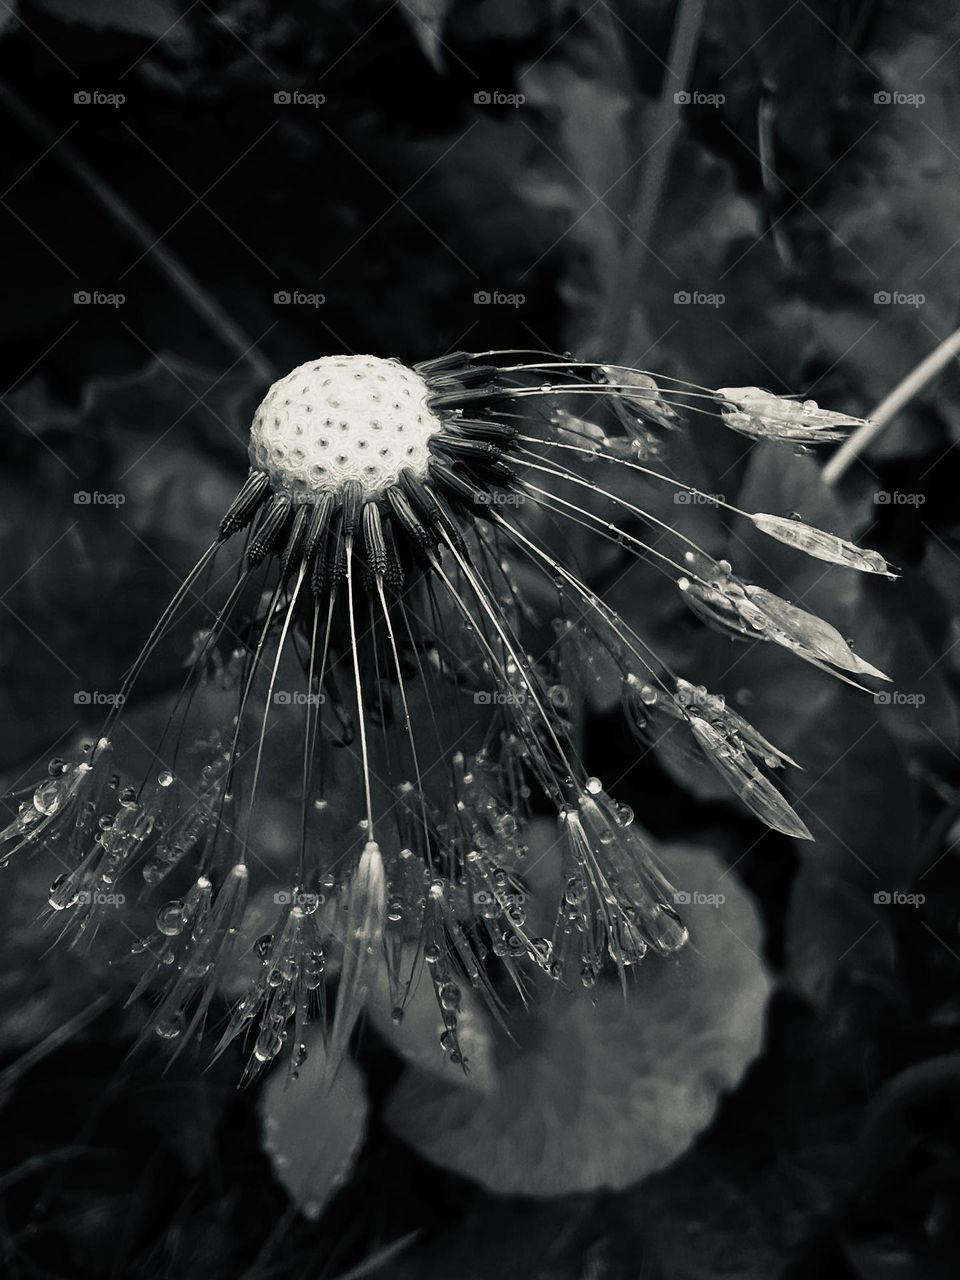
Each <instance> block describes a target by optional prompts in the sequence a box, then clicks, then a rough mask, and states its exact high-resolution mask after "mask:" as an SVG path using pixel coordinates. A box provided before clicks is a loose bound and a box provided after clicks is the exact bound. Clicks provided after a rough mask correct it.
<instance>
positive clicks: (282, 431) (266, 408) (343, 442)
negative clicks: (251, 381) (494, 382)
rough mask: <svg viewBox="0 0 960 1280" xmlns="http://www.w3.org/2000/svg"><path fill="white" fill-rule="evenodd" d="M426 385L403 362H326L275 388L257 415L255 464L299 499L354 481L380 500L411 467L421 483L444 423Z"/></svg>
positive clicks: (348, 358)
mask: <svg viewBox="0 0 960 1280" xmlns="http://www.w3.org/2000/svg"><path fill="white" fill-rule="evenodd" d="M428 394H429V390H428V387H427V384H426V382H425V381H424V380H423V378H421V377H420V375H419V374H418V373H415V372H414V371H413V370H412V369H408V368H406V367H405V366H404V365H402V364H399V363H398V362H397V361H395V360H382V359H379V358H378V357H376V356H321V357H319V358H318V359H316V360H310V361H308V362H307V363H306V364H302V365H300V366H299V367H298V368H296V369H294V370H293V372H292V373H288V374H287V376H286V377H285V378H281V379H280V380H279V381H278V382H275V383H274V384H273V386H272V387H271V388H270V390H269V391H268V392H267V394H266V396H264V398H263V401H262V403H261V404H260V407H259V408H258V409H257V411H256V414H255V415H254V419H253V425H252V427H251V430H250V461H251V463H252V465H253V466H254V467H258V468H259V469H260V470H262V471H265V472H266V473H267V475H268V476H269V477H270V483H271V485H272V487H273V489H274V491H275V492H276V493H279V494H283V495H285V496H286V497H289V498H291V499H292V500H293V501H300V502H304V501H310V500H313V499H315V498H316V497H317V495H321V494H325V493H330V494H337V493H339V492H340V491H341V490H342V488H343V487H344V485H345V484H347V483H349V482H351V481H354V482H356V483H358V484H359V485H360V486H361V491H362V493H363V496H364V497H367V498H371V497H377V496H378V495H379V494H381V493H382V492H383V491H384V490H385V489H387V488H388V487H389V486H390V485H392V484H394V483H396V481H397V479H398V477H399V475H400V472H401V471H402V470H403V469H404V468H406V467H409V468H410V470H411V471H412V472H413V473H414V474H415V475H416V476H417V477H418V478H420V479H422V478H423V477H424V476H425V475H426V471H427V463H428V461H429V458H430V454H429V452H428V449H427V441H428V440H429V439H430V437H431V436H432V435H434V434H436V432H438V431H439V430H440V429H441V425H442V424H441V421H440V419H439V418H438V417H437V416H436V414H435V413H434V412H433V411H432V410H431V409H430V408H429V407H428V406H427V396H428Z"/></svg>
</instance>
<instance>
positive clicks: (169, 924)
mask: <svg viewBox="0 0 960 1280" xmlns="http://www.w3.org/2000/svg"><path fill="white" fill-rule="evenodd" d="M186 923H187V913H186V910H185V908H184V905H183V903H182V902H181V901H180V899H179V898H176V899H174V901H173V902H168V903H166V904H165V905H164V906H162V907H161V908H160V910H159V911H158V912H157V929H158V930H159V931H160V933H162V934H165V935H166V937H168V938H175V937H176V936H177V934H179V933H182V932H183V929H184V927H185V925H186Z"/></svg>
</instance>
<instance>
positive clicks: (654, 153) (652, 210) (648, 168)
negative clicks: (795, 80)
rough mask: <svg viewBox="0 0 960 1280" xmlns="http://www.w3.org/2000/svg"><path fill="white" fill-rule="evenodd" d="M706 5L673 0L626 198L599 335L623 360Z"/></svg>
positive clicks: (702, 0) (691, 0)
mask: <svg viewBox="0 0 960 1280" xmlns="http://www.w3.org/2000/svg"><path fill="white" fill-rule="evenodd" d="M706 4H707V0H679V4H678V5H677V16H676V18H675V19H674V23H673V32H672V34H671V37H670V49H669V51H668V53H667V69H666V70H665V71H664V73H663V84H662V85H661V89H660V97H659V99H658V100H657V104H656V106H655V108H654V110H653V112H652V135H653V137H654V139H659V141H658V142H655V144H654V146H653V149H652V150H651V152H650V156H649V159H648V162H647V164H646V165H644V166H642V167H641V170H640V174H639V176H638V178H637V184H636V188H635V191H634V197H633V200H632V201H631V206H630V213H629V216H628V219H627V221H628V223H629V225H630V227H631V234H630V237H629V239H628V241H627V246H626V251H625V253H624V255H623V267H622V269H621V271H620V276H619V280H618V283H617V289H616V292H615V293H614V296H613V299H612V301H611V304H610V313H609V316H608V320H607V326H606V332H605V336H604V346H605V349H606V350H608V351H611V352H617V353H618V354H619V355H622V356H623V358H624V359H625V360H629V352H626V351H624V350H623V342H624V336H625V334H626V331H627V328H628V326H629V323H630V313H631V310H632V308H633V305H634V299H635V297H636V292H637V289H638V287H639V282H640V271H641V268H642V267H643V260H644V258H645V256H646V253H647V245H648V244H649V242H650V237H651V236H652V235H653V231H654V227H655V225H656V220H657V214H658V212H659V209H660V203H661V200H662V198H663V193H664V190H665V187H666V182H667V177H668V175H669V172H670V163H671V161H672V159H673V151H674V147H675V146H676V141H677V136H678V132H679V131H678V129H677V123H678V116H679V113H680V106H681V103H680V102H678V101H677V98H676V94H677V92H678V90H680V89H686V87H687V84H688V82H689V76H690V72H691V70H692V68H693V60H694V58H695V57H696V52H697V45H698V44H699V41H700V30H701V27H702V26H703V15H704V11H705V9H706Z"/></svg>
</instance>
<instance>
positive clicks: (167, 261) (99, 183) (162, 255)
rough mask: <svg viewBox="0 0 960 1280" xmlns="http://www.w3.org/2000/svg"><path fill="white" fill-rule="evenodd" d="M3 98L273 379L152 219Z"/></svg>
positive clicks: (199, 310)
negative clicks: (164, 241)
mask: <svg viewBox="0 0 960 1280" xmlns="http://www.w3.org/2000/svg"><path fill="white" fill-rule="evenodd" d="M0 102H3V103H4V105H5V106H6V107H8V108H9V110H10V111H11V112H12V113H13V115H15V116H16V117H17V119H18V120H19V121H20V122H21V124H23V125H24V126H25V127H26V128H27V129H28V130H29V131H30V132H31V133H33V134H35V135H36V136H37V137H38V138H40V139H41V140H42V141H43V142H44V143H46V145H47V146H48V147H53V146H54V145H56V151H57V155H58V156H59V158H60V160H61V161H62V163H63V165H64V167H65V168H67V169H69V171H70V172H71V173H72V174H73V176H74V177H75V178H77V179H78V181H80V182H81V183H82V184H83V185H84V186H85V187H86V188H87V190H88V191H89V192H90V194H91V195H92V196H93V197H94V199H95V200H97V201H98V202H99V203H100V204H101V205H103V207H104V208H105V209H106V210H107V212H108V213H109V214H110V216H111V217H112V218H113V219H114V220H115V221H116V222H119V223H120V224H121V226H123V227H125V228H126V230H127V231H128V232H129V233H130V235H131V237H132V238H133V239H134V240H135V241H136V242H137V244H138V245H139V246H140V248H141V249H143V250H144V252H146V253H148V254H150V256H151V257H152V258H153V260H154V262H155V263H156V265H157V266H158V267H159V268H160V270H161V271H162V272H163V274H164V275H165V276H166V277H167V279H168V280H169V281H170V283H171V284H172V285H173V287H174V288H175V289H176V290H177V291H178V293H179V294H180V295H181V297H183V299H184V300H185V301H186V303H187V304H188V306H190V307H191V308H192V310H193V311H195V312H196V314H197V315H198V316H199V317H200V319H201V320H203V321H204V323H205V324H207V325H209V327H210V328H211V329H212V330H213V331H214V333H215V334H216V335H217V337H218V338H219V339H220V341H221V342H222V343H223V344H224V346H226V347H228V348H229V349H230V350H231V351H232V352H233V353H234V354H235V355H236V356H237V357H238V358H239V359H241V360H245V361H246V362H247V364H248V365H250V367H251V368H252V369H253V370H254V371H255V372H256V374H257V377H258V378H262V379H263V381H264V382H272V381H273V380H274V379H275V378H276V376H277V372H276V369H275V368H274V366H273V364H272V363H271V362H270V360H268V359H267V358H266V357H265V356H262V355H260V354H259V353H258V352H257V349H256V340H255V339H254V338H251V337H250V335H249V334H247V333H245V332H244V331H243V329H242V328H241V327H240V326H239V325H238V324H237V323H236V321H235V320H234V319H233V317H232V316H230V315H228V314H227V312H226V311H225V310H224V309H223V307H221V305H220V303H219V302H217V300H216V298H214V297H213V295H212V294H211V293H210V292H209V290H207V289H206V288H205V287H204V286H203V285H202V284H201V283H200V282H199V280H197V279H196V277H195V276H194V275H193V274H192V273H191V271H190V270H189V268H188V267H187V266H186V265H185V264H184V263H183V262H181V260H180V258H179V257H178V256H177V255H176V254H175V253H173V252H172V250H170V249H167V248H165V247H164V245H163V244H162V243H161V242H160V237H159V236H158V235H157V234H156V232H155V231H154V230H153V228H152V227H151V226H150V225H149V223H147V222H145V221H144V220H143V218H141V217H140V215H139V214H138V213H137V212H136V210H134V209H132V208H131V207H130V205H128V204H127V202H126V201H125V200H124V199H123V197H122V196H121V195H120V194H119V193H118V192H117V191H116V190H114V188H113V187H111V186H110V184H109V183H108V182H107V181H106V180H105V179H104V177H103V175H102V174H100V173H98V172H97V171H96V170H95V169H93V168H91V166H90V165H88V164H87V162H86V161H85V160H84V159H82V157H81V156H79V155H78V154H77V153H76V152H75V151H74V150H73V148H72V147H71V146H70V144H69V143H67V142H64V141H60V142H59V143H57V140H56V137H55V135H54V134H53V132H52V131H51V130H50V129H49V128H48V127H47V126H46V124H44V122H43V121H42V120H41V119H40V117H39V116H37V115H35V114H34V113H33V112H32V111H31V110H30V108H29V107H28V106H26V104H25V103H23V102H21V100H20V99H19V98H18V97H17V95H16V94H15V93H13V92H12V91H11V90H10V89H9V88H7V86H5V85H2V84H0Z"/></svg>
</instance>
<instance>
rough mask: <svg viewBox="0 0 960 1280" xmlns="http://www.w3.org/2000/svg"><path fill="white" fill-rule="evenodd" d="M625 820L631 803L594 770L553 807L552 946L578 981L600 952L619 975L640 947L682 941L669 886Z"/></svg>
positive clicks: (665, 949)
mask: <svg viewBox="0 0 960 1280" xmlns="http://www.w3.org/2000/svg"><path fill="white" fill-rule="evenodd" d="M632 823H633V811H632V810H631V809H630V808H629V806H624V805H618V804H617V802H616V801H615V800H613V799H612V798H611V797H610V796H609V795H608V794H607V793H606V791H605V790H604V788H603V784H602V783H601V782H600V780H599V778H589V779H587V782H586V784H585V786H584V788H583V791H582V792H581V794H580V795H579V797H578V798H577V800H576V802H575V803H571V804H569V805H566V806H565V807H564V808H563V809H562V810H561V811H560V814H559V829H560V837H561V841H562V849H563V867H564V877H565V881H564V885H565V887H564V892H563V897H562V900H561V904H560V910H559V913H558V918H557V925H556V930H555V937H554V941H555V948H556V952H557V954H558V956H559V957H560V958H561V960H562V963H563V965H564V967H566V966H567V964H568V963H569V962H570V961H571V960H572V959H574V958H576V960H577V962H578V965H579V972H580V981H581V983H582V985H583V986H585V987H592V986H593V985H594V984H595V983H596V980H597V975H598V974H599V972H600V969H601V967H602V966H603V963H604V960H605V959H606V957H609V958H610V959H611V960H612V961H613V962H614V964H615V965H616V967H617V969H618V971H619V972H620V974H621V978H623V977H624V971H625V970H626V969H627V968H629V967H630V966H631V965H635V964H637V963H638V962H639V961H640V960H642V959H643V957H644V956H645V955H646V954H647V952H648V951H650V950H653V951H655V952H657V953H659V954H660V955H669V954H671V953H672V952H674V951H676V950H678V949H679V948H680V947H682V946H684V944H685V943H686V941H687V930H686V928H685V926H684V925H683V924H682V922H681V921H680V919H679V918H678V916H677V914H676V911H675V909H674V906H673V899H674V893H673V888H672V886H671V885H670V883H669V881H668V880H667V879H666V878H665V877H664V876H663V874H662V873H661V872H660V871H659V869H658V868H657V867H656V865H655V863H654V861H653V855H652V852H651V851H650V849H649V848H648V847H647V846H646V844H645V843H644V841H643V839H642V837H641V836H640V834H639V832H637V831H636V829H634V828H633V826H632Z"/></svg>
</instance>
